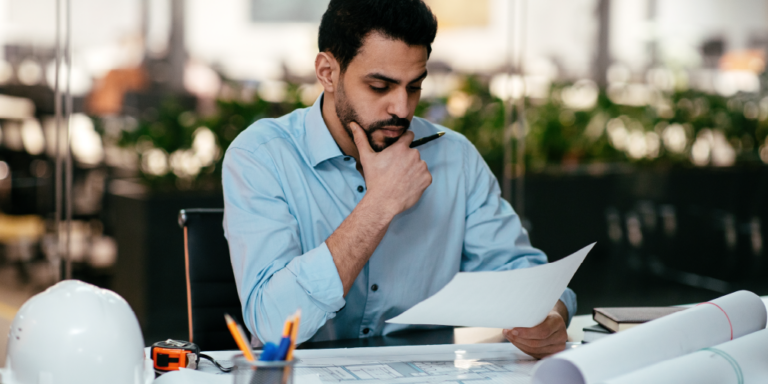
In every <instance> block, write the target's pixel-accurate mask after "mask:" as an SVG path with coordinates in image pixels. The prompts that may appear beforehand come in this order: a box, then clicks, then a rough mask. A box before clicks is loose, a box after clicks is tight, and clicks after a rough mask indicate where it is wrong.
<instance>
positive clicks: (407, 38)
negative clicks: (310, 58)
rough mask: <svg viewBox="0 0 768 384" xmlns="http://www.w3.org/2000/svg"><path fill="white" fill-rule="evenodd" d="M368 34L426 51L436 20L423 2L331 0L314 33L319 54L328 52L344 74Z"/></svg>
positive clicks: (433, 33) (429, 50) (435, 30)
mask: <svg viewBox="0 0 768 384" xmlns="http://www.w3.org/2000/svg"><path fill="white" fill-rule="evenodd" d="M371 32H379V33H381V34H383V35H384V36H387V37H390V38H392V39H395V40H400V41H403V42H405V43H406V44H408V45H411V46H416V45H421V46H424V47H426V48H427V56H429V54H430V53H431V52H432V42H433V41H434V40H435V35H436V34H437V18H435V15H434V14H433V13H432V11H431V10H430V9H429V7H428V6H427V5H426V4H424V1H423V0H331V2H330V3H329V4H328V9H327V10H326V11H325V13H324V14H323V19H322V21H321V22H320V32H319V34H318V39H317V40H318V41H317V43H318V47H319V48H320V52H330V53H331V54H332V55H333V57H334V58H336V60H337V61H338V62H339V65H340V66H341V71H342V72H344V71H345V70H346V69H347V66H348V65H349V63H350V62H351V61H352V59H353V58H354V57H355V56H356V55H357V54H358V52H359V51H360V47H362V45H363V39H364V38H365V37H366V36H367V35H368V34H369V33H371Z"/></svg>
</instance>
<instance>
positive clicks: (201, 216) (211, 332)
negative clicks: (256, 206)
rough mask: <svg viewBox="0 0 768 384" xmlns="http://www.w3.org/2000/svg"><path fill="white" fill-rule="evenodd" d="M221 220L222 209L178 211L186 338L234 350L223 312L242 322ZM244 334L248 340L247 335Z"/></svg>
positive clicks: (205, 345)
mask: <svg viewBox="0 0 768 384" xmlns="http://www.w3.org/2000/svg"><path fill="white" fill-rule="evenodd" d="M223 219H224V210H223V209H208V208H196V209H182V210H181V211H180V212H179V226H181V227H182V228H183V229H184V261H185V264H186V275H187V316H188V318H189V341H192V342H194V343H195V344H197V345H199V346H200V348H201V349H202V350H203V351H220V350H229V349H237V344H235V341H234V339H233V338H232V335H231V334H230V333H229V330H228V329H227V324H226V322H225V321H224V314H225V313H229V314H230V315H232V317H234V318H235V319H237V321H239V322H240V324H243V316H242V310H241V307H240V298H239V296H238V294H237V286H236V285H235V276H234V274H233V272H232V262H231V261H230V259H229V246H228V245H227V239H226V238H225V237H224V230H223V229H222V226H221V225H222V221H223ZM246 333H248V331H247V330H246ZM247 337H248V340H249V341H250V337H251V336H250V334H248V335H247Z"/></svg>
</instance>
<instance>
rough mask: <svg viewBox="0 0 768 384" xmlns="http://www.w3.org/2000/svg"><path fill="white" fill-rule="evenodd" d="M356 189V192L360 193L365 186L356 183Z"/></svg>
mask: <svg viewBox="0 0 768 384" xmlns="http://www.w3.org/2000/svg"><path fill="white" fill-rule="evenodd" d="M357 191H358V192H360V193H362V192H363V191H365V188H363V186H362V185H358V186H357Z"/></svg>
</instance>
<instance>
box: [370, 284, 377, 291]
mask: <svg viewBox="0 0 768 384" xmlns="http://www.w3.org/2000/svg"><path fill="white" fill-rule="evenodd" d="M378 290H379V286H378V285H377V284H374V285H371V291H374V292H376V291H378Z"/></svg>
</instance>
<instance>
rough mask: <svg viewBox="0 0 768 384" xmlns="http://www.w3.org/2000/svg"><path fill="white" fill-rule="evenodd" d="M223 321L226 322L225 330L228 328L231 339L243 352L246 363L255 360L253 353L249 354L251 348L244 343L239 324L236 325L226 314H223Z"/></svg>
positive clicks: (243, 333)
mask: <svg viewBox="0 0 768 384" xmlns="http://www.w3.org/2000/svg"><path fill="white" fill-rule="evenodd" d="M224 319H226V320H227V328H229V332H230V333H231V334H232V338H234V339H235V343H237V347H238V348H240V350H241V351H243V355H245V358H246V359H247V360H248V361H254V360H256V359H254V357H253V352H251V347H250V346H249V345H248V343H247V342H246V341H245V332H243V328H241V327H240V324H238V323H237V322H236V321H235V319H233V318H232V316H230V315H229V314H228V313H225V314H224Z"/></svg>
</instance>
